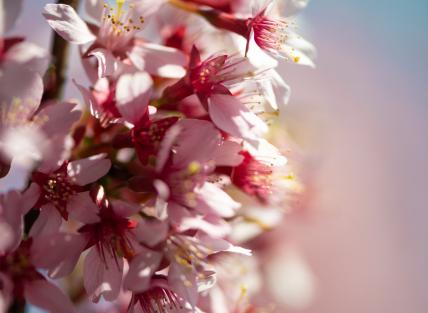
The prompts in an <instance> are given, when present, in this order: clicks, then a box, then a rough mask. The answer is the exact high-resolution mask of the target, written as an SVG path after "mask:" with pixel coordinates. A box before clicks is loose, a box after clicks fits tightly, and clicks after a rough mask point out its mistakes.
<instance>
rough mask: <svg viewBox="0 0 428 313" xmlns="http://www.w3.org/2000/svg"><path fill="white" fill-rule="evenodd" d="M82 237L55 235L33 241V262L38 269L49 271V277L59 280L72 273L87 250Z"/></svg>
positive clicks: (43, 236) (64, 234)
mask: <svg viewBox="0 0 428 313" xmlns="http://www.w3.org/2000/svg"><path fill="white" fill-rule="evenodd" d="M86 244H87V239H86V238H85V237H84V236H82V235H77V234H66V233H53V234H47V235H41V236H38V237H36V238H34V239H33V244H32V246H31V260H32V262H33V264H34V265H35V266H37V267H40V268H43V269H47V270H49V276H51V277H55V278H59V277H64V276H66V275H68V274H70V273H71V271H72V270H73V269H74V267H75V266H76V263H77V261H78V260H79V257H80V254H81V253H82V252H83V250H84V249H85V246H86Z"/></svg>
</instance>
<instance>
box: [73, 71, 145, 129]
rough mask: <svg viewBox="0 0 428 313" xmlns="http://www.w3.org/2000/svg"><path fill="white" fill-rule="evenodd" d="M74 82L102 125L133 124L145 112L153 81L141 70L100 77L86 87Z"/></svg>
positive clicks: (143, 116) (139, 119)
mask: <svg viewBox="0 0 428 313" xmlns="http://www.w3.org/2000/svg"><path fill="white" fill-rule="evenodd" d="M74 83H75V85H76V86H77V88H79V90H80V92H81V94H82V96H83V98H84V100H85V102H86V103H87V104H88V105H89V108H90V110H91V113H92V115H94V116H95V117H96V118H98V119H99V120H100V123H101V125H103V126H107V125H108V124H109V123H113V122H127V123H129V124H132V125H137V124H139V123H142V122H143V121H142V120H143V119H145V118H146V115H147V114H148V110H149V100H150V96H151V93H152V85H153V81H152V78H151V77H150V75H148V74H147V73H145V72H136V73H130V74H123V75H120V76H119V77H118V79H117V80H110V81H109V80H108V79H107V78H101V79H99V80H98V81H97V83H96V84H95V86H94V87H93V88H91V89H90V90H88V89H87V88H85V87H83V86H82V85H80V84H78V83H76V82H74Z"/></svg>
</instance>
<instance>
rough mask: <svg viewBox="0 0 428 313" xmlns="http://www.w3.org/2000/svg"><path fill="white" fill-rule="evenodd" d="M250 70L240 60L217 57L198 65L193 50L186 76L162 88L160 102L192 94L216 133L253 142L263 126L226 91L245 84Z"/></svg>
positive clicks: (195, 50) (197, 58) (248, 65)
mask: <svg viewBox="0 0 428 313" xmlns="http://www.w3.org/2000/svg"><path fill="white" fill-rule="evenodd" d="M253 70H254V68H253V67H252V66H251V65H250V64H249V63H248V61H247V60H245V59H244V58H240V57H231V56H228V55H221V56H216V57H212V58H208V59H207V60H205V61H201V58H200V54H199V51H198V49H197V48H196V47H193V49H192V53H191V59H190V64H189V69H188V73H187V75H186V76H185V77H184V78H182V79H181V80H180V81H178V82H177V83H176V84H174V85H172V86H170V87H168V88H166V90H165V91H164V94H163V101H165V102H166V103H168V102H170V101H175V102H177V101H180V100H183V99H184V98H186V97H188V96H190V95H192V94H196V95H197V96H198V98H199V99H200V101H201V103H202V105H203V106H204V108H205V110H206V111H207V112H208V114H209V117H210V118H211V120H212V121H213V123H214V124H215V125H216V126H217V127H218V128H219V129H221V130H223V131H225V132H226V133H228V134H230V135H232V136H235V137H239V138H244V139H247V140H256V139H257V138H259V137H260V136H261V135H262V134H264V133H265V132H266V131H267V126H266V125H265V123H264V122H263V121H262V120H261V119H260V118H259V117H258V116H256V115H255V114H253V113H252V112H251V111H250V110H249V109H248V108H247V107H246V106H245V105H244V104H243V103H241V102H240V101H239V100H238V99H236V97H234V96H233V95H232V93H231V92H230V90H229V88H230V87H231V86H233V85H234V84H236V83H238V82H243V81H245V79H246V78H248V77H249V76H251V75H252V74H251V73H252V72H253Z"/></svg>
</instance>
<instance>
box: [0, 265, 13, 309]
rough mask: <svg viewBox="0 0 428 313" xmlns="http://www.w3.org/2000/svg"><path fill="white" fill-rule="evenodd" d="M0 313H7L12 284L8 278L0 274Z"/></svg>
mask: <svg viewBox="0 0 428 313" xmlns="http://www.w3.org/2000/svg"><path fill="white" fill-rule="evenodd" d="M0 286H2V288H1V289H0V312H1V313H4V312H8V308H9V305H10V303H11V302H12V299H13V283H12V281H11V280H10V278H9V277H8V276H7V275H5V274H3V273H0Z"/></svg>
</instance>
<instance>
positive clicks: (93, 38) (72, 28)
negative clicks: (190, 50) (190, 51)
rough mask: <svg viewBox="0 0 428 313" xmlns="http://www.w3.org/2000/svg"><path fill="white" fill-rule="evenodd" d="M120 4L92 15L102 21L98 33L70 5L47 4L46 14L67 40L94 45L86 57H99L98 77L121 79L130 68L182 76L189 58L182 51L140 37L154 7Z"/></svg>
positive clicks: (155, 73)
mask: <svg viewBox="0 0 428 313" xmlns="http://www.w3.org/2000/svg"><path fill="white" fill-rule="evenodd" d="M116 3H117V7H116V8H114V7H111V6H109V5H108V4H105V5H104V6H102V8H100V9H101V10H102V11H101V12H96V8H97V6H96V7H95V12H94V10H91V12H89V13H92V15H93V16H94V17H95V18H98V19H100V20H99V23H100V24H99V26H95V27H92V29H95V30H94V32H92V31H91V29H90V27H88V25H87V24H86V23H85V22H84V21H83V20H82V19H81V18H80V17H79V15H78V14H77V13H76V11H75V10H74V9H73V8H72V7H71V6H69V5H65V4H47V5H46V6H45V11H44V13H43V14H44V16H45V18H46V19H47V21H48V23H49V24H50V26H51V27H52V28H53V29H54V30H55V31H56V32H58V34H59V35H61V36H62V37H63V38H64V39H66V40H67V41H69V42H71V43H74V44H78V45H85V44H89V45H90V46H89V47H88V48H87V49H86V50H84V53H83V58H84V59H86V58H88V57H91V56H93V57H95V58H96V60H97V62H98V66H97V72H98V78H101V77H105V76H117V72H126V71H128V70H127V69H126V68H127V67H129V66H132V67H134V69H135V70H146V71H148V72H150V73H151V74H153V75H158V76H164V77H172V78H176V77H180V76H182V75H183V74H184V71H183V69H182V66H183V65H184V62H185V57H184V56H183V55H182V54H181V52H179V51H178V50H176V49H173V48H168V47H163V46H159V45H156V44H153V43H147V42H145V41H143V40H142V39H140V38H138V37H137V36H136V35H137V33H138V32H139V31H140V30H141V29H142V27H143V25H144V22H145V16H144V14H145V12H150V10H152V11H153V8H150V6H149V5H148V4H145V5H143V3H142V2H138V1H131V3H130V4H125V1H123V0H121V1H116ZM150 13H151V14H152V13H153V12H150ZM94 33H95V34H94ZM146 58H151V59H152V62H150V63H146V62H145V59H146Z"/></svg>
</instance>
